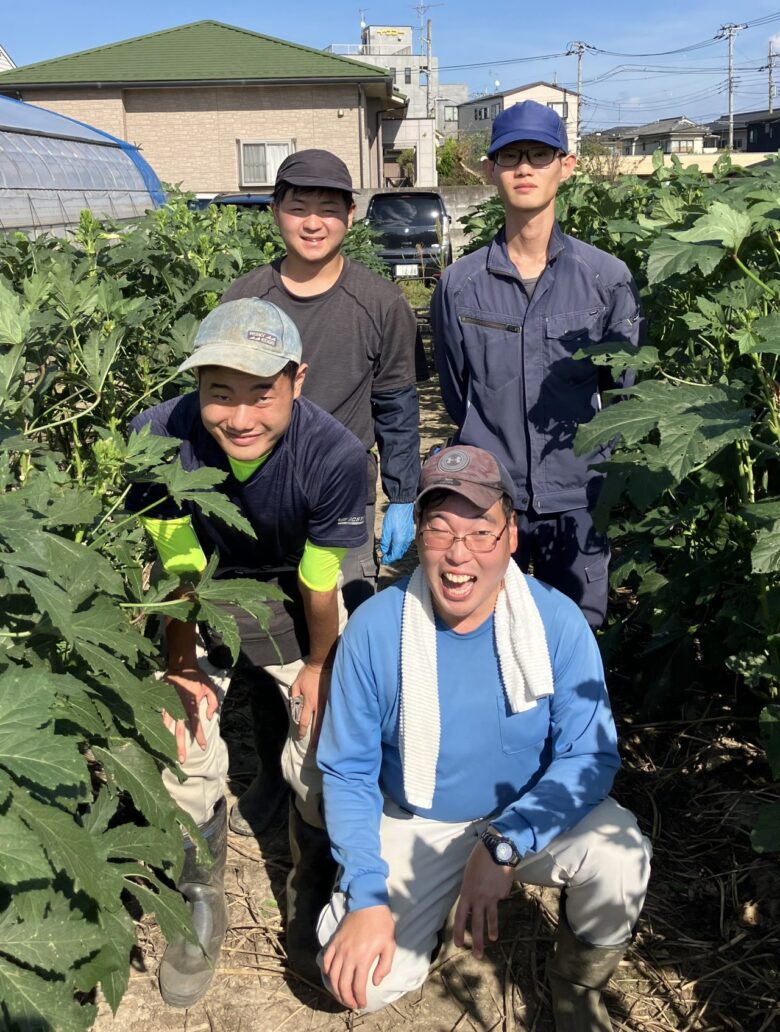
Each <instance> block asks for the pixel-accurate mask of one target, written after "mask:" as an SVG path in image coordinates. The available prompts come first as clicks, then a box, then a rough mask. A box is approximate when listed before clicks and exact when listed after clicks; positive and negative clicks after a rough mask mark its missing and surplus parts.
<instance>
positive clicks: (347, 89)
mask: <svg viewBox="0 0 780 1032" xmlns="http://www.w3.org/2000/svg"><path fill="white" fill-rule="evenodd" d="M23 99H24V100H29V101H30V102H32V103H36V104H39V105H40V106H42V107H50V108H51V109H52V110H54V111H58V112H59V113H60V114H63V115H69V116H70V117H72V118H77V119H79V120H80V121H83V122H87V123H89V124H90V125H94V126H95V127H96V128H98V129H103V130H105V131H106V132H110V133H113V134H114V135H116V136H119V137H121V138H123V139H125V140H128V141H129V142H130V143H134V144H137V145H138V146H140V148H141V152H142V153H143V156H144V157H145V158H146V160H147V161H148V162H149V164H150V165H151V166H152V168H153V169H154V170H155V172H156V173H157V175H158V176H159V177H160V179H162V180H164V181H165V182H168V183H181V185H182V187H183V188H184V189H185V190H192V191H194V192H196V193H218V192H219V191H222V190H238V189H240V188H242V187H243V185H244V184H242V183H241V182H240V173H239V141H241V140H243V141H247V142H248V141H256V142H257V141H268V142H281V141H292V142H293V146H294V148H295V149H296V150H302V149H304V148H306V147H323V148H326V149H327V150H330V151H333V152H335V153H336V154H338V155H339V156H340V157H341V158H343V160H344V161H345V162H346V164H347V166H348V168H349V170H350V172H351V174H352V178H353V181H354V182H355V186H356V188H357V187H359V186H360V185H361V139H362V141H363V143H362V149H363V155H362V165H363V182H364V184H365V185H366V186H370V185H372V183H371V179H370V178H369V177H370V171H371V167H372V162H371V160H370V158H371V154H370V135H369V134H370V131H371V129H372V127H371V126H370V125H369V119H368V118H366V117H365V113H364V114H363V115H361V110H360V97H359V88H358V86H357V85H356V84H355V85H353V84H345V85H335V86H320V85H315V86H294V85H293V86H242V87H233V86H216V87H192V88H187V87H173V88H171V87H165V88H150V89H127V90H111V91H109V90H79V91H70V90H67V91H66V90H47V91H37V90H36V91H29V95H25V96H24V97H23ZM373 121H374V123H375V118H374V119H373ZM265 185H266V186H269V187H270V186H272V185H273V184H272V183H268V184H265ZM252 188H253V189H257V188H258V184H252Z"/></svg>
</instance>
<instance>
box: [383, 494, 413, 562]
mask: <svg viewBox="0 0 780 1032" xmlns="http://www.w3.org/2000/svg"><path fill="white" fill-rule="evenodd" d="M413 540H414V506H413V505H412V503H411V502H391V503H390V505H388V507H387V512H386V513H385V518H384V519H383V520H382V538H381V540H380V542H379V550H380V551H381V553H382V565H383V566H387V564H388V563H395V562H398V560H399V559H403V557H404V556H405V555H406V553H407V551H408V549H409V545H411V543H412V541H413Z"/></svg>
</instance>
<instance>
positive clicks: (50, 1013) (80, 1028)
mask: <svg viewBox="0 0 780 1032" xmlns="http://www.w3.org/2000/svg"><path fill="white" fill-rule="evenodd" d="M95 1013H96V1011H95V1008H94V1007H93V1006H87V1005H85V1006H79V1005H78V1004H77V1003H76V1002H75V1001H74V999H73V996H72V993H71V990H70V988H69V987H68V986H67V985H65V983H64V982H52V981H48V980H47V979H44V978H41V976H40V975H36V974H35V973H34V972H32V971H29V970H27V969H26V968H21V967H18V966H17V965H16V964H12V963H11V962H10V961H7V960H5V959H4V958H3V957H1V956H0V1017H2V1019H3V1020H2V1027H3V1029H4V1030H7V1032H48V1030H50V1029H56V1030H57V1032H87V1029H89V1028H90V1027H91V1025H92V1023H93V1021H94V1020H95Z"/></svg>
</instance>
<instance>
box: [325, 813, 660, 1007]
mask: <svg viewBox="0 0 780 1032" xmlns="http://www.w3.org/2000/svg"><path fill="white" fill-rule="evenodd" d="M489 824H490V818H489V817H484V818H482V819H481V820H476V821H464V822H458V823H448V822H445V821H433V820H430V818H427V817H420V816H418V815H416V814H411V813H409V812H408V811H406V810H402V809H401V808H400V807H399V806H397V805H396V804H395V803H393V802H391V801H389V800H386V801H385V807H384V813H383V814H382V820H381V825H380V832H379V833H380V841H381V852H382V857H383V859H384V860H385V861H386V863H387V865H388V867H389V869H390V871H389V875H388V879H387V888H388V893H389V896H390V909H391V911H392V914H393V917H394V918H395V922H396V925H395V938H396V951H395V955H394V957H393V965H392V968H391V970H390V973H389V974H388V975H386V976H385V978H383V979H382V982H381V983H380V984H379V985H378V986H375V985H373V984H372V981H371V974H369V977H368V984H367V986H366V998H367V1001H368V1006H367V1008H366V1010H367V1011H377V1010H381V1008H382V1007H386V1006H387V1005H388V1004H390V1003H393V1002H395V1001H396V1000H398V999H399V998H400V997H401V996H404V995H405V994H406V993H408V992H411V991H412V990H413V989H417V988H419V987H420V986H421V985H422V984H423V982H424V981H425V979H426V977H427V975H428V968H429V967H430V963H431V954H432V953H433V950H434V948H435V946H436V943H437V936H438V933H439V930H440V929H441V928H442V927H443V925H444V923H445V921H446V919H447V915H448V914H449V912H450V910H451V908H452V906H453V904H454V903H455V901H456V899H457V898H458V895H459V892H460V886H461V881H462V879H463V872H464V870H465V867H466V863H467V861H468V859H469V856H470V855H471V851H472V850H473V849H474V846H475V845H476V844H477V842H478V841H479V836H480V835H481V834H482V832H483V831H484V830H485V828H486V827H488V825H489ZM651 856H652V847H651V845H650V842H649V841H648V840H647V839H646V838H645V837H644V835H642V833H641V831H640V830H639V827H638V826H637V823H636V818H635V817H634V815H633V814H632V813H630V812H629V811H628V810H626V809H624V808H623V807H622V806H620V805H619V804H618V803H616V802H615V800H614V799H612V798H607V799H605V800H604V802H603V803H601V804H600V805H599V806H597V807H596V808H595V809H594V810H592V811H591V812H590V813H589V814H588V816H587V817H584V818H583V819H582V820H581V821H580V822H579V823H578V824H575V826H574V827H573V828H571V829H570V830H569V831H567V832H564V834H563V835H559V836H558V837H557V838H556V839H554V840H553V841H552V842H551V843H550V845H549V846H547V848H546V849H543V850H541V851H540V852H539V853H534V854H532V855H529V856H527V857H525V858H524V859H523V860H521V861H520V863H519V864H518V866H517V867H516V868H515V878H516V879H517V880H518V881H520V882H527V883H528V884H530V885H546V886H553V887H558V888H561V889H564V888H565V889H566V916H567V919H568V921H569V925H570V926H571V928H572V931H573V932H574V933H575V935H577V936H578V937H579V938H581V939H583V940H585V941H586V942H589V943H592V944H593V945H596V946H618V945H621V944H623V943H625V942H627V941H628V940H629V939H630V937H631V933H632V929H633V927H634V925H635V924H636V921H637V918H638V917H639V913H640V911H641V909H642V905H643V903H644V899H645V893H646V891H647V882H648V878H649V876H650V859H651ZM345 913H346V907H345V898H344V894H343V893H341V892H335V893H334V894H333V896H332V898H331V901H330V903H329V904H328V906H327V907H326V908H325V909H324V910H323V911H322V914H321V915H320V920H319V924H318V927H317V934H318V937H319V940H320V943H321V944H322V946H323V948H324V947H325V946H327V944H328V942H329V941H330V939H331V937H332V936H333V934H334V932H335V931H336V929H337V928H338V926H339V923H340V922H341V920H342V918H343V917H344V915H345ZM322 956H323V951H320V954H319V958H318V962H319V963H320V966H321V965H322ZM372 973H373V969H372ZM323 980H324V981H325V985H326V986H327V985H328V983H327V979H326V978H324V976H323Z"/></svg>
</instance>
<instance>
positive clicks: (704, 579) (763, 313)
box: [465, 158, 780, 850]
mask: <svg viewBox="0 0 780 1032" xmlns="http://www.w3.org/2000/svg"><path fill="white" fill-rule="evenodd" d="M778 198H780V164H779V163H778V162H776V161H775V162H772V163H769V164H766V165H761V166H755V167H753V168H752V169H750V170H743V169H737V168H732V167H731V165H730V163H729V161H728V159H727V158H724V159H721V160H720V161H719V162H718V163H717V164H716V166H715V169H714V173H713V176H712V177H705V176H703V175H702V174H701V173H700V172H699V171H698V169H696V168H691V167H688V168H683V167H682V166H681V164H680V162H679V161H678V160H674V161H673V163H672V167H671V168H664V167H663V164H662V162H660V161H656V162H655V171H654V173H653V175H652V176H650V177H649V178H648V179H646V180H639V179H637V178H635V177H623V178H621V179H620V180H619V181H617V182H615V183H606V182H603V181H594V180H593V179H592V178H591V177H589V176H587V175H583V174H578V175H576V176H574V177H572V179H570V180H569V181H568V182H566V183H565V184H563V186H562V188H561V190H560V191H559V195H558V198H557V214H558V218H559V221H560V223H561V225H562V228H563V229H564V231H566V232H568V233H571V234H573V235H575V236H578V237H580V238H582V239H584V240H586V241H588V242H589V243H592V244H594V245H595V246H597V247H600V248H602V249H604V250H605V251H608V252H610V253H611V254H614V255H616V256H617V257H618V258H622V259H623V260H624V261H625V262H626V263H627V264H628V266H629V268H630V269H631V271H632V273H633V275H634V278H635V279H636V282H637V284H638V286H639V288H640V292H641V295H642V302H643V306H644V310H645V314H646V317H647V326H648V334H649V336H648V345H647V346H646V347H643V348H642V349H641V351H640V352H639V354H638V355H637V356H636V357H635V358H632V356H631V355H628V354H627V353H626V349H625V347H621V346H619V345H609V344H605V345H601V346H600V347H598V348H595V349H587V350H586V351H581V352H580V353H579V356H578V357H580V358H583V359H585V358H587V359H589V360H591V361H593V362H594V363H596V364H597V365H600V366H608V367H609V368H610V369H611V371H612V373H613V375H615V376H619V375H621V374H622V373H623V372H624V371H625V370H626V368H627V367H633V368H634V369H637V370H638V381H637V383H636V385H635V386H633V387H631V388H624V389H622V390H619V391H612V392H607V394H606V396H605V398H604V401H605V402H609V401H612V400H619V399H622V400H620V403H619V404H605V406H604V408H603V409H602V411H601V412H599V413H598V415H597V416H596V417H595V418H594V419H593V420H592V421H591V422H590V423H588V424H587V425H584V426H582V427H581V428H580V430H579V432H578V434H577V438H576V441H575V447H576V449H577V450H578V451H579V452H581V453H587V452H590V451H591V450H592V449H594V448H596V447H597V446H598V445H605V444H609V443H610V442H613V441H615V440H617V447H616V448H615V449H614V451H613V453H612V456H611V458H610V459H609V461H607V462H605V463H603V464H602V465H601V466H600V467H598V468H600V469H601V470H603V471H604V472H605V473H606V480H605V483H604V488H603V490H602V492H601V496H600V499H599V502H598V506H597V509H596V518H597V521H598V522H599V524H600V525H601V526H602V527H607V526H608V527H609V532H610V538H611V541H612V544H613V551H614V558H613V562H612V567H611V581H612V585H613V586H614V587H616V588H617V587H620V588H623V589H629V591H628V596H629V597H630V598H631V603H630V605H622V606H620V605H613V606H612V609H611V617H610V618H611V623H612V626H611V627H610V628H609V630H608V632H607V635H606V636H605V644H606V646H607V648H608V650H609V651H608V656H607V658H608V659H609V661H610V662H611V663H612V664H613V665H616V666H618V667H619V668H621V670H622V671H623V672H624V673H626V674H628V675H629V676H631V677H632V678H633V679H634V681H635V682H636V683H637V684H638V685H639V686H640V687H641V688H642V689H643V691H644V696H645V699H646V701H647V706H648V707H654V706H658V705H661V704H668V703H669V702H670V701H673V700H674V699H675V698H679V695H680V690H681V688H685V687H687V686H689V685H696V686H699V687H703V686H708V685H712V686H717V687H722V686H723V678H724V670H727V671H729V672H730V676H731V677H733V678H735V679H736V682H737V685H738V686H740V687H741V689H742V699H743V702H744V703H747V702H748V701H749V700H750V699H752V697H753V696H757V697H758V699H760V700H762V701H763V702H764V703H765V704H766V703H769V706H768V707H767V708H766V709H765V710H764V717H763V718H762V719H763V724H762V726H763V727H764V730H765V731H767V728H769V726H770V724H771V726H772V727H773V728H774V730H772V732H771V734H770V733H769V732H768V731H767V734H766V739H767V747H768V751H769V756H770V762H771V763H772V764H773V765H774V768H775V773H777V769H778V765H779V764H780V755H779V754H780V746H779V745H778V736H777V731H776V723H772V722H773V721H774V722H776V721H777V704H776V702H774V701H773V700H776V699H777V698H778V696H779V695H780V688H779V686H780V476H779V475H778V469H780V466H778V457H779V456H780V382H778V381H779V380H780V376H779V372H780V371H779V370H778V355H779V354H780V343H778V341H779V340H780V334H779V333H778V329H780V308H779V307H778V297H779V296H780V200H778ZM502 216H503V213H502V211H501V206H500V204H499V203H498V201H497V199H496V200H491V201H488V202H487V203H486V204H484V205H482V206H480V209H479V210H478V211H477V212H475V213H473V214H471V215H469V216H468V217H467V219H466V220H465V221H466V225H467V229H470V230H471V232H472V239H471V244H472V245H473V246H479V245H482V244H484V243H486V242H488V240H489V239H491V238H492V235H493V234H494V233H495V231H496V230H497V228H499V227H500V225H501V223H502V221H503V217H502ZM610 395H611V396H610ZM624 597H625V596H624ZM754 844H755V846H756V848H757V849H775V850H777V849H779V848H780V813H779V812H778V808H777V807H774V809H773V808H771V807H769V808H767V809H766V810H765V811H763V812H762V815H761V816H760V819H759V823H758V826H757V828H756V830H755V833H754Z"/></svg>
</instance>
